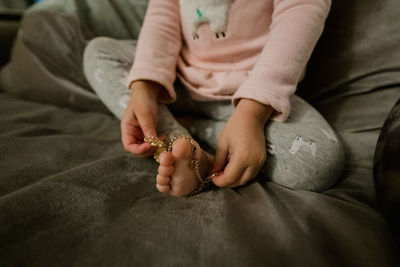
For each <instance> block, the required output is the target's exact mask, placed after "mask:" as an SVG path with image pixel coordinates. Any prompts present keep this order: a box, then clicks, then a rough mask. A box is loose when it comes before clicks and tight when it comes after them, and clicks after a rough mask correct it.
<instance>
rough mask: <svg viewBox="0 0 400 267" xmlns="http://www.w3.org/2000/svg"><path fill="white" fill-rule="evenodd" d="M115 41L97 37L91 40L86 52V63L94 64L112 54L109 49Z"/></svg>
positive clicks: (84, 55)
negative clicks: (105, 55) (104, 56)
mask: <svg viewBox="0 0 400 267" xmlns="http://www.w3.org/2000/svg"><path fill="white" fill-rule="evenodd" d="M113 41H115V40H114V39H111V38H108V37H96V38H94V39H92V40H90V41H89V43H88V44H87V45H86V47H85V50H84V54H83V57H84V62H93V61H95V60H97V59H98V58H100V57H102V56H103V55H104V54H108V53H109V52H111V51H110V49H109V48H110V46H111V43H112V42H113Z"/></svg>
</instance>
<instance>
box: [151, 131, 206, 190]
mask: <svg viewBox="0 0 400 267" xmlns="http://www.w3.org/2000/svg"><path fill="white" fill-rule="evenodd" d="M193 143H194V145H195V147H196V157H197V159H198V161H199V168H200V174H201V177H202V178H205V177H206V176H207V175H208V170H209V168H210V164H211V162H210V161H209V160H208V159H207V157H206V156H205V155H204V153H203V152H202V150H201V148H200V145H199V144H198V143H197V142H195V141H193ZM191 160H192V147H191V144H190V142H189V141H188V140H186V139H184V138H180V139H178V140H176V141H175V142H174V144H173V145H172V151H171V152H163V153H161V155H160V157H159V161H160V166H159V167H158V175H157V184H156V187H157V189H158V191H160V192H161V193H168V194H170V195H173V196H176V197H182V196H185V195H187V194H189V193H191V192H192V191H193V190H194V189H195V188H196V187H197V185H198V184H199V179H198V178H197V176H196V173H195V171H194V170H193V169H192V168H191V166H190V163H191Z"/></svg>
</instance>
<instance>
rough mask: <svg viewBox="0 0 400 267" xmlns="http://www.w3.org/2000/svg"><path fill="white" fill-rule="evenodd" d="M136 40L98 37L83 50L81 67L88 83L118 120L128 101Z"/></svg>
mask: <svg viewBox="0 0 400 267" xmlns="http://www.w3.org/2000/svg"><path fill="white" fill-rule="evenodd" d="M135 51H136V41H134V40H132V41H118V40H115V39H111V38H107V37H98V38H95V39H93V40H92V41H90V42H89V44H88V45H87V46H86V48H85V52H84V58H83V68H84V73H85V76H86V79H87V80H88V82H89V84H90V85H91V87H92V88H93V90H94V91H95V92H96V94H97V95H98V96H99V98H100V99H101V100H102V102H103V103H104V104H105V105H106V106H107V108H108V109H109V110H110V111H111V112H112V113H113V114H114V115H115V116H116V117H117V118H119V119H120V118H121V117H122V114H123V112H124V110H125V108H126V104H127V102H128V100H129V96H130V91H129V89H128V84H127V83H128V82H127V76H128V72H129V70H130V68H131V66H132V64H133V60H134V58H135Z"/></svg>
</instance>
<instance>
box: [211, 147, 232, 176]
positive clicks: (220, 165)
mask: <svg viewBox="0 0 400 267" xmlns="http://www.w3.org/2000/svg"><path fill="white" fill-rule="evenodd" d="M228 153H229V150H228V146H227V145H221V146H220V147H219V148H218V149H217V152H216V154H215V158H214V164H213V167H212V169H211V172H212V173H215V172H219V171H222V170H223V169H224V168H225V165H226V161H227V158H228Z"/></svg>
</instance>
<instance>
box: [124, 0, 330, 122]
mask: <svg viewBox="0 0 400 267" xmlns="http://www.w3.org/2000/svg"><path fill="white" fill-rule="evenodd" d="M330 5H331V1H330V0H293V1H287V0H275V1H272V0H271V1H246V0H236V1H232V0H203V1H194V0H181V1H179V0H171V1H164V0H151V1H150V3H149V7H148V10H147V14H146V17H145V21H144V25H143V28H142V31H141V34H140V36H139V42H138V48H137V51H136V58H135V62H134V65H133V67H132V69H131V71H130V73H129V82H130V83H132V82H134V81H136V80H151V81H155V82H158V83H160V84H161V85H163V86H164V87H165V88H166V90H167V91H168V94H165V95H164V97H162V98H161V99H160V100H161V102H166V103H170V102H173V101H174V100H175V99H176V94H175V92H174V88H173V83H174V80H175V78H176V77H178V78H179V79H180V80H181V81H182V83H183V84H184V85H185V86H186V88H187V89H188V90H189V92H190V95H191V97H192V98H193V99H195V100H199V101H210V100H211V101H215V100H233V103H234V104H237V102H238V100H239V99H241V98H248V99H253V100H256V101H258V102H260V103H263V104H265V105H270V106H272V107H273V108H274V109H275V110H276V113H275V114H274V119H275V120H279V121H284V120H286V118H287V116H288V115H289V112H290V97H291V96H292V95H293V94H294V93H295V91H296V87H297V84H298V82H299V80H300V79H301V78H302V76H303V73H304V69H305V66H306V64H307V61H308V60H309V58H310V56H311V53H312V51H313V49H314V47H315V44H316V43H317V41H318V39H319V37H320V35H321V33H322V31H323V28H324V22H325V19H326V17H327V15H328V13H329V10H330Z"/></svg>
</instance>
